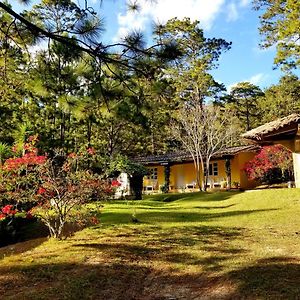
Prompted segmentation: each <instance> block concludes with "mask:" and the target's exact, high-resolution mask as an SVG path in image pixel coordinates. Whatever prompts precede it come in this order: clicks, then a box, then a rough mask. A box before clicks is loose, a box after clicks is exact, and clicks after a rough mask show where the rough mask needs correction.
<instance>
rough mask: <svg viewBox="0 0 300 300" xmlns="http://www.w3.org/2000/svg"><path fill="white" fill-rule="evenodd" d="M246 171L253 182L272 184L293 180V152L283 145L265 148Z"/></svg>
mask: <svg viewBox="0 0 300 300" xmlns="http://www.w3.org/2000/svg"><path fill="white" fill-rule="evenodd" d="M244 170H245V172H246V174H247V176H248V178H249V179H251V180H257V181H259V182H261V183H266V184H272V183H281V182H285V181H290V180H293V158H292V152H291V151H290V150H288V149H286V148H285V147H283V146H282V145H274V146H264V147H262V149H261V150H260V151H259V153H258V154H257V155H256V156H255V157H254V158H253V159H252V160H251V161H249V162H247V163H246V165H245V167H244Z"/></svg>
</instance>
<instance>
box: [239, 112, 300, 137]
mask: <svg viewBox="0 0 300 300" xmlns="http://www.w3.org/2000/svg"><path fill="white" fill-rule="evenodd" d="M292 123H300V115H299V114H291V115H289V116H287V117H284V118H280V119H277V120H275V121H272V122H269V123H266V124H264V125H261V126H259V127H257V128H254V129H252V130H250V131H247V132H246V133H244V134H243V135H242V137H243V138H246V139H251V140H261V139H262V137H263V136H264V135H266V134H268V133H270V132H272V131H276V130H278V129H280V128H282V127H284V126H288V125H291V124H292Z"/></svg>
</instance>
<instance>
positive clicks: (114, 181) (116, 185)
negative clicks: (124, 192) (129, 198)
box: [111, 180, 121, 188]
mask: <svg viewBox="0 0 300 300" xmlns="http://www.w3.org/2000/svg"><path fill="white" fill-rule="evenodd" d="M111 186H112V187H115V188H116V187H119V186H121V182H119V181H118V180H113V181H112V182H111Z"/></svg>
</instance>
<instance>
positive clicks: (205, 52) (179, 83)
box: [155, 18, 231, 105]
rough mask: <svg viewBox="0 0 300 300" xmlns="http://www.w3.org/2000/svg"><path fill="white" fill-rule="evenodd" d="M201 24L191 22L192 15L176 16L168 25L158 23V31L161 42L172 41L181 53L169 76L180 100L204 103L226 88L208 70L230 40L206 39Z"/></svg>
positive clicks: (214, 64) (157, 34) (170, 69)
mask: <svg viewBox="0 0 300 300" xmlns="http://www.w3.org/2000/svg"><path fill="white" fill-rule="evenodd" d="M199 25H200V23H199V21H194V22H192V21H191V20H190V19H189V18H185V19H183V20H178V19H177V18H174V19H171V20H169V21H168V22H167V23H166V24H165V25H159V26H157V28H156V31H155V33H156V36H157V37H156V40H157V41H158V42H162V43H166V42H169V43H170V42H171V43H173V44H174V45H176V46H177V49H178V51H179V54H180V55H178V58H177V59H175V60H174V61H173V62H172V63H171V65H170V67H169V68H168V70H167V76H169V77H170V78H171V79H172V80H173V86H174V88H175V91H176V98H177V100H178V101H179V102H185V101H193V102H198V103H199V104H201V105H202V104H203V103H204V102H205V99H207V98H213V97H214V96H216V95H217V93H218V92H219V91H221V90H222V89H224V86H223V85H221V84H219V83H217V82H216V81H215V80H214V78H213V77H212V75H211V74H210V73H209V71H210V70H212V69H213V68H215V67H217V63H218V59H219V57H220V55H221V53H222V52H223V51H226V50H228V49H230V45H231V43H228V42H226V41H225V40H223V39H217V38H206V37H205V36H204V32H203V30H202V29H201V28H200V26H199Z"/></svg>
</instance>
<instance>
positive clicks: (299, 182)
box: [293, 152, 300, 188]
mask: <svg viewBox="0 0 300 300" xmlns="http://www.w3.org/2000/svg"><path fill="white" fill-rule="evenodd" d="M293 165H294V176H295V185H296V188H300V153H295V152H293Z"/></svg>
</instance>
